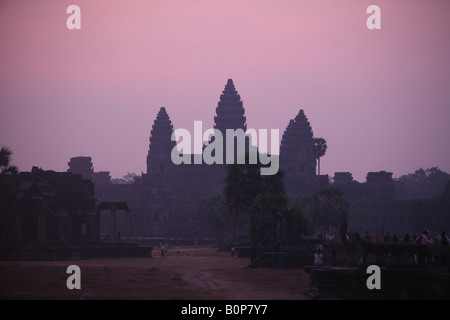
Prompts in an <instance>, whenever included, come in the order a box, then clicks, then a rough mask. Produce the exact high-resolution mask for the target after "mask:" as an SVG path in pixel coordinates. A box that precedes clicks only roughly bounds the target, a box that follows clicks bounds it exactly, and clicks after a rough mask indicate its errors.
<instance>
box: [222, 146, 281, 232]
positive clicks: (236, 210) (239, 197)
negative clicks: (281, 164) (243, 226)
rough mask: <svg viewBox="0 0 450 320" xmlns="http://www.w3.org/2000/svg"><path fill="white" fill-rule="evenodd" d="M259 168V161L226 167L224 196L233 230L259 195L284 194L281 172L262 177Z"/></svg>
mask: <svg viewBox="0 0 450 320" xmlns="http://www.w3.org/2000/svg"><path fill="white" fill-rule="evenodd" d="M247 160H248V154H247ZM261 167H262V165H261V163H260V161H257V163H256V164H250V163H249V161H245V164H231V165H228V166H227V177H226V179H225V188H224V196H225V203H226V205H227V206H228V208H229V212H230V214H231V215H232V216H233V219H232V221H234V222H235V226H234V230H235V227H236V223H237V221H238V220H239V216H240V215H242V213H244V212H245V211H246V210H247V209H248V208H249V207H250V205H251V204H252V203H253V201H254V200H255V198H256V197H257V196H258V195H259V194H264V193H275V194H277V193H285V192H286V190H285V188H284V184H283V181H282V178H283V172H282V171H278V172H277V173H276V174H274V175H266V176H262V175H261ZM233 234H235V231H233Z"/></svg>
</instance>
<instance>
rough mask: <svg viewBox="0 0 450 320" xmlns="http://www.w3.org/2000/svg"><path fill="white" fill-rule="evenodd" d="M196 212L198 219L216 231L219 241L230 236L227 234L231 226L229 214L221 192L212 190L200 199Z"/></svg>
mask: <svg viewBox="0 0 450 320" xmlns="http://www.w3.org/2000/svg"><path fill="white" fill-rule="evenodd" d="M198 212H199V216H200V219H201V220H202V221H203V222H205V223H206V224H207V225H208V227H209V228H210V229H211V230H212V231H214V232H216V234H217V238H218V240H219V242H222V241H224V240H225V238H226V237H229V236H231V234H229V233H230V232H229V230H230V229H231V227H232V221H231V215H230V213H229V209H228V207H227V205H226V204H225V198H224V195H223V193H222V192H220V191H214V192H212V193H211V194H210V195H209V196H208V197H206V198H204V199H202V200H201V201H200V203H199V205H198Z"/></svg>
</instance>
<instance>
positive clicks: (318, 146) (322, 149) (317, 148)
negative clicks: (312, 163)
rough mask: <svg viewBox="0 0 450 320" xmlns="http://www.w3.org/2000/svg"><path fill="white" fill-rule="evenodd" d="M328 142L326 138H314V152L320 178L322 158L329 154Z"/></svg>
mask: <svg viewBox="0 0 450 320" xmlns="http://www.w3.org/2000/svg"><path fill="white" fill-rule="evenodd" d="M327 148H328V146H327V141H326V140H325V139H324V138H314V152H315V155H316V159H317V174H318V175H319V176H320V158H322V157H323V156H324V155H325V153H326V152H327Z"/></svg>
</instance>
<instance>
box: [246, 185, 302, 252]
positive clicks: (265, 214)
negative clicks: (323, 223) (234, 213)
mask: <svg viewBox="0 0 450 320" xmlns="http://www.w3.org/2000/svg"><path fill="white" fill-rule="evenodd" d="M248 213H249V216H250V230H249V231H250V238H251V240H252V244H253V246H255V247H260V246H262V247H265V248H269V249H271V250H275V251H279V250H280V249H283V248H285V247H286V246H287V245H288V244H289V243H290V241H291V240H292V239H294V238H295V239H298V238H300V237H301V236H302V235H307V234H309V233H311V228H310V227H309V221H308V219H307V218H306V216H305V215H304V214H303V212H302V211H301V210H300V209H299V208H298V207H297V206H294V207H292V208H290V209H289V208H288V196H287V194H286V193H277V194H275V193H265V194H259V195H258V196H257V197H256V199H255V200H254V201H253V203H252V205H251V206H250V208H249V209H248Z"/></svg>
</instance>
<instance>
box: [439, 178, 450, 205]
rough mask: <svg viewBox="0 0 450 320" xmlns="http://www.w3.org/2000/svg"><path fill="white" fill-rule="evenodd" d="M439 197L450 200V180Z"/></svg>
mask: <svg viewBox="0 0 450 320" xmlns="http://www.w3.org/2000/svg"><path fill="white" fill-rule="evenodd" d="M439 199H443V200H450V180H448V181H447V183H446V184H445V186H444V192H442V194H441V195H440V196H439Z"/></svg>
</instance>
